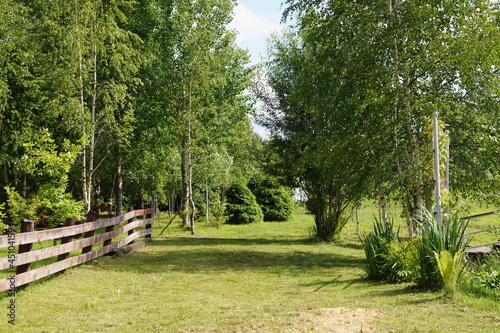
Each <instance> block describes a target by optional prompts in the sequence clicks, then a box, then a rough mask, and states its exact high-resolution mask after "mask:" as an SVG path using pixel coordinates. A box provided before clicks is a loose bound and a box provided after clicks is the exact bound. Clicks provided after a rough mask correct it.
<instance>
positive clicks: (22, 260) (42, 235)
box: [0, 208, 153, 292]
mask: <svg viewBox="0 0 500 333" xmlns="http://www.w3.org/2000/svg"><path fill="white" fill-rule="evenodd" d="M144 216H145V218H143V217H144ZM152 216H153V208H148V209H140V210H130V211H129V212H128V213H126V214H123V215H120V216H117V217H112V218H107V219H104V220H99V221H91V222H87V223H83V224H79V225H74V224H75V222H74V220H68V221H66V226H65V227H62V228H56V229H49V230H41V231H33V230H34V222H32V221H27V220H24V221H23V223H22V224H21V233H17V234H9V235H4V236H0V248H7V249H8V256H6V257H3V258H0V270H4V269H9V268H14V267H15V268H16V274H15V275H12V276H11V277H9V278H5V279H2V280H0V292H1V291H5V290H9V289H14V288H17V287H19V286H22V285H25V284H27V283H30V282H32V281H35V280H38V279H41V278H43V277H46V276H49V275H52V274H54V273H57V272H61V271H64V270H65V269H66V268H69V267H72V266H76V265H79V264H82V263H84V262H87V261H89V260H92V259H95V258H97V257H100V256H102V255H104V254H107V253H109V252H112V251H116V250H118V249H120V248H121V247H123V246H125V245H128V244H131V243H133V242H134V240H135V239H137V238H139V237H145V241H149V240H151V234H152V233H153V229H152V224H153V217H152ZM136 217H140V218H141V219H138V220H136V219H135V218H136ZM141 226H145V229H143V230H140V231H135V228H138V227H141ZM102 228H104V233H102V234H99V235H95V232H96V230H98V229H102ZM125 233H127V236H126V237H125V238H123V239H121V240H119V241H117V242H115V243H112V240H113V238H115V237H118V236H120V235H122V234H125ZM80 234H83V238H82V239H78V240H73V238H75V236H76V235H80ZM59 239H60V240H61V244H60V245H55V241H56V240H59ZM47 240H54V246H52V247H47V248H43V249H39V250H36V251H32V244H33V243H36V242H42V241H47ZM101 242H102V243H103V244H102V247H100V248H98V249H96V250H93V249H92V247H93V246H94V245H96V244H98V243H101ZM16 246H17V247H18V251H17V254H15V253H14V249H15V247H16ZM80 249H81V250H82V253H81V254H80V255H77V256H73V257H70V256H69V254H70V252H71V251H75V250H80ZM55 256H57V262H55V263H52V264H48V265H46V266H43V267H40V268H37V269H33V270H30V265H31V263H33V262H36V261H39V260H43V259H47V258H52V257H55Z"/></svg>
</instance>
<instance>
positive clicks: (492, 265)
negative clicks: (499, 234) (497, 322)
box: [458, 253, 500, 302]
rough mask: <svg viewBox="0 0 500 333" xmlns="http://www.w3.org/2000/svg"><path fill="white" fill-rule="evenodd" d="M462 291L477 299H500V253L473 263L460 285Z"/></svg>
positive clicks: (459, 288)
mask: <svg viewBox="0 0 500 333" xmlns="http://www.w3.org/2000/svg"><path fill="white" fill-rule="evenodd" d="M458 290H459V291H460V293H462V294H465V295H470V296H472V297H474V298H475V299H491V300H493V301H496V302H498V301H500V255H499V254H498V253H497V254H492V255H489V256H487V257H486V258H485V260H484V261H481V262H479V263H471V264H470V265H469V266H468V267H467V269H466V271H465V273H464V276H463V278H462V279H461V282H460V283H459V285H458Z"/></svg>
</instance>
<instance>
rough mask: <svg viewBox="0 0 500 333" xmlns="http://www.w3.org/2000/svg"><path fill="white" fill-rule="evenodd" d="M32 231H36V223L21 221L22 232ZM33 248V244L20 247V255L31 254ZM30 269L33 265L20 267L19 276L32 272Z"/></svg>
mask: <svg viewBox="0 0 500 333" xmlns="http://www.w3.org/2000/svg"><path fill="white" fill-rule="evenodd" d="M32 231H35V222H33V221H30V220H26V219H24V220H22V221H21V232H22V233H23V232H32ZM32 248H33V244H32V243H30V244H22V245H19V249H18V253H19V254H21V253H26V252H30V251H31V249H32ZM30 267H31V263H27V264H24V265H19V266H17V268H16V274H17V275H19V274H22V273H26V272H27V271H29V270H30Z"/></svg>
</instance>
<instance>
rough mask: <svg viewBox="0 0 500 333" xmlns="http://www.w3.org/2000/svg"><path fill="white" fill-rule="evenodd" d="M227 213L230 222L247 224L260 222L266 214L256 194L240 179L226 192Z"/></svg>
mask: <svg viewBox="0 0 500 333" xmlns="http://www.w3.org/2000/svg"><path fill="white" fill-rule="evenodd" d="M226 201H227V205H226V215H227V216H228V220H227V222H226V223H228V224H246V223H252V222H260V221H262V220H263V218H264V216H263V214H262V209H261V208H260V206H259V204H258V203H257V200H256V199H255V196H254V195H253V194H252V191H250V189H249V188H248V186H247V185H246V184H245V183H243V182H241V181H239V182H235V183H234V184H233V185H231V186H230V187H229V188H228V190H227V192H226Z"/></svg>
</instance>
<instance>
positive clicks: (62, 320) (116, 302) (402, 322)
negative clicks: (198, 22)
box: [0, 210, 500, 332]
mask: <svg viewBox="0 0 500 333" xmlns="http://www.w3.org/2000/svg"><path fill="white" fill-rule="evenodd" d="M375 211H376V210H375ZM363 214H365V212H363ZM366 214H367V215H370V214H371V215H373V212H371V213H370V212H367V213H366ZM370 218H371V217H370ZM370 218H368V217H363V218H362V222H361V225H360V228H361V229H367V228H369V224H370V221H369V220H370ZM167 222H168V221H167V219H166V218H162V219H159V220H157V223H156V224H155V236H157V235H158V233H159V232H160V231H161V230H162V229H163V227H164V226H165V225H166V223H167ZM312 225H313V220H312V217H311V216H309V215H306V214H304V213H303V212H300V211H299V212H297V213H296V214H295V218H294V220H293V221H290V222H285V223H264V222H262V223H256V224H251V225H243V226H229V225H224V226H222V227H221V228H215V227H212V226H210V225H207V224H206V223H198V225H197V237H200V238H191V237H190V234H189V232H188V231H186V230H184V229H182V228H180V227H179V226H178V225H177V224H176V223H175V222H174V223H173V224H172V225H171V226H170V227H169V228H168V229H167V230H166V231H165V233H164V234H163V236H166V237H168V238H158V237H155V238H154V242H153V244H150V245H148V246H147V247H146V248H143V249H140V250H137V251H135V252H132V253H129V254H127V255H125V256H121V257H103V258H99V259H97V260H94V261H91V262H90V263H87V264H84V265H81V266H79V267H76V268H73V269H69V270H67V271H66V272H65V273H64V274H62V275H58V276H55V277H53V278H49V279H46V280H44V281H41V282H37V283H33V284H32V285H31V286H29V288H27V289H26V290H24V291H21V292H20V293H19V294H18V296H17V298H16V325H15V327H12V325H9V324H8V323H7V320H8V318H7V316H6V314H7V305H8V303H9V301H10V298H8V297H7V296H6V295H3V296H2V297H1V298H0V305H1V308H3V309H4V310H3V311H4V313H5V314H4V315H2V316H0V318H3V320H1V321H0V332H4V331H6V332H10V331H12V332H361V331H363V332H374V331H375V332H498V331H500V304H499V303H496V302H495V301H491V300H485V301H481V300H479V301H477V300H471V299H469V298H467V297H465V298H461V299H459V300H456V301H451V300H449V299H447V298H445V297H443V296H442V294H441V293H432V292H426V291H418V290H416V289H414V288H413V287H412V286H411V285H407V284H400V285H393V284H385V283H378V282H372V281H368V280H366V279H365V272H364V270H363V261H364V253H363V250H362V248H361V245H360V243H359V240H358V238H357V236H356V233H355V229H356V228H355V224H354V222H349V224H348V225H347V226H346V228H345V231H344V233H343V235H342V239H341V240H340V241H339V242H337V243H336V244H322V243H315V242H313V241H311V240H310V237H309V233H310V228H311V226H312ZM356 309H357V310H358V312H355V311H354V310H356ZM362 309H365V311H366V312H359V311H361V310H362ZM336 310H339V311H336Z"/></svg>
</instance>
